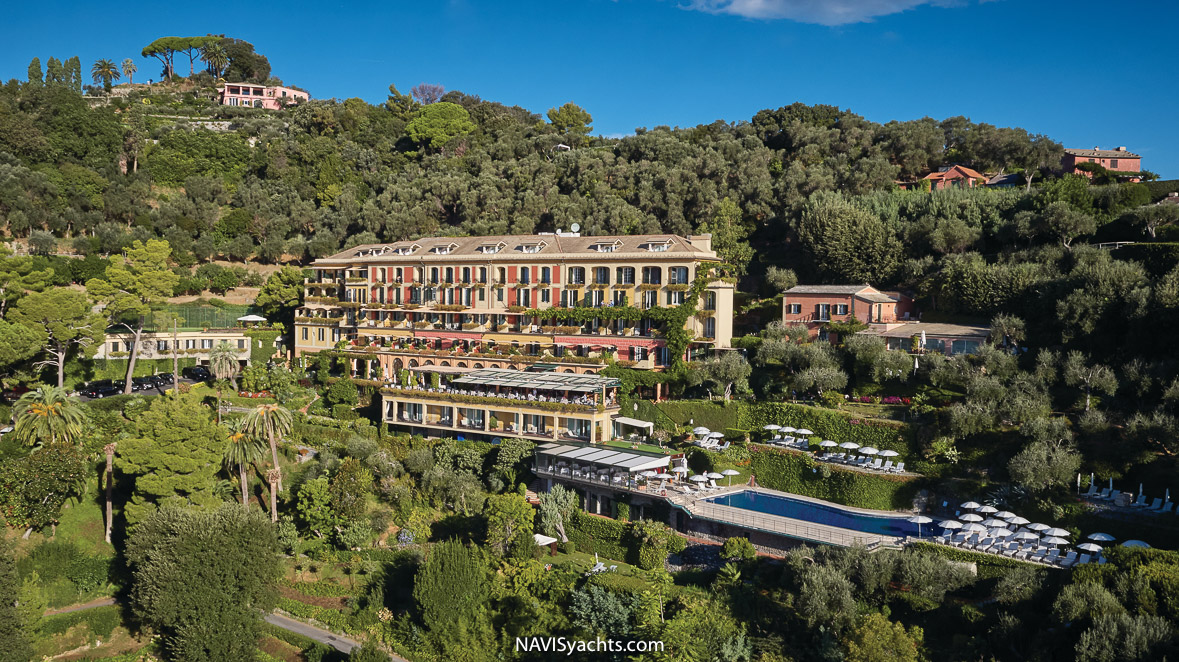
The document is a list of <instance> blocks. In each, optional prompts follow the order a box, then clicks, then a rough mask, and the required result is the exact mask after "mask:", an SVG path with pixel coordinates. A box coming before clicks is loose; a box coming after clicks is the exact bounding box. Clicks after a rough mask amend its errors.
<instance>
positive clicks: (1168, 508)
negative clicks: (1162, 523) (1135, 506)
mask: <svg viewBox="0 0 1179 662" xmlns="http://www.w3.org/2000/svg"><path fill="white" fill-rule="evenodd" d="M1174 508H1175V502H1174V501H1168V502H1166V503H1164V504H1163V507H1162V508H1159V513H1160V514H1161V513H1169V512H1171V511H1172V510H1174Z"/></svg>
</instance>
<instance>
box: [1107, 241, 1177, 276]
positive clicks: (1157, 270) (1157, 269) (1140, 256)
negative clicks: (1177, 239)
mask: <svg viewBox="0 0 1179 662" xmlns="http://www.w3.org/2000/svg"><path fill="white" fill-rule="evenodd" d="M1112 255H1113V256H1114V257H1116V258H1117V259H1119V260H1127V261H1133V262H1140V263H1141V264H1142V266H1143V267H1145V268H1146V270H1147V271H1148V272H1150V274H1151V275H1152V276H1156V277H1157V276H1162V275H1163V274H1166V273H1167V272H1169V271H1171V270H1172V269H1174V268H1175V266H1176V265H1179V243H1174V242H1162V241H1159V242H1152V243H1138V244H1130V245H1128V246H1122V247H1121V248H1118V249H1117V250H1115V251H1113V253H1112Z"/></svg>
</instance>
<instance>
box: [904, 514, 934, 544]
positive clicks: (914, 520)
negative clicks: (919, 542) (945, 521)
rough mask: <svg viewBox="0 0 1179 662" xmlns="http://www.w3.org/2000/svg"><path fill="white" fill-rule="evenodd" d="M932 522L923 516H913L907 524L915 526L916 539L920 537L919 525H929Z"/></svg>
mask: <svg viewBox="0 0 1179 662" xmlns="http://www.w3.org/2000/svg"><path fill="white" fill-rule="evenodd" d="M932 521H933V520H932V519H930V518H928V517H926V516H925V515H914V516H913V517H910V518H909V522H911V523H913V524H916V525H917V537H918V538H920V537H921V525H922V524H929V523H930V522H932Z"/></svg>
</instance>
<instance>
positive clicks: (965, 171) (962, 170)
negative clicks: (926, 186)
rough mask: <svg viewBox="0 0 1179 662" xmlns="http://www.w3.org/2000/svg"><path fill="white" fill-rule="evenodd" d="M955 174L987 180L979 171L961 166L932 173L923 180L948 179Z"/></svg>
mask: <svg viewBox="0 0 1179 662" xmlns="http://www.w3.org/2000/svg"><path fill="white" fill-rule="evenodd" d="M955 173H957V174H960V175H962V176H963V177H970V178H971V179H986V175H984V174H982V173H980V172H979V171H977V170H973V169H971V168H967V167H966V166H961V165H955V166H949V167H947V168H944V169H942V170H939V171H938V172H931V173H929V174H928V175H926V176H924V177H922V179H948V178H949V177H950V175H952V174H955Z"/></svg>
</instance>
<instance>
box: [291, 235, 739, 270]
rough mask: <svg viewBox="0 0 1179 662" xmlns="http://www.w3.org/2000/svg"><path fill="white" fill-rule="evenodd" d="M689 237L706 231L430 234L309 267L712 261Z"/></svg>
mask: <svg viewBox="0 0 1179 662" xmlns="http://www.w3.org/2000/svg"><path fill="white" fill-rule="evenodd" d="M693 239H697V240H700V241H704V240H706V239H711V237H710V235H696V236H694V237H680V236H676V235H663V234H660V235H618V236H602V237H583V236H574V235H572V234H571V233H559V234H535V235H496V236H485V237H431V238H423V239H417V240H407V241H395V242H390V243H385V244H364V245H361V246H356V247H353V248H349V249H348V250H345V251H340V252H339V253H336V254H335V255H331V256H329V257H325V258H321V259H319V260H316V261H315V263H314V265H313V266H319V265H322V266H331V265H334V264H336V263H339V264H340V265H341V266H343V265H347V264H354V263H356V262H357V261H361V262H377V263H379V262H385V261H388V260H395V259H397V258H402V259H407V258H410V259H412V261H413V262H418V261H421V260H435V259H453V258H454V257H484V256H486V255H490V254H495V255H498V256H499V257H501V258H502V257H522V256H526V255H528V256H531V255H563V256H568V255H584V256H586V257H589V256H599V255H602V254H611V255H612V257H616V258H617V257H628V256H650V255H665V254H673V255H679V256H681V257H689V256H690V257H699V258H706V259H716V253H715V252H714V251H712V250H704V249H703V248H702V247H701V246H700V245H696V244H693V241H692V240H693Z"/></svg>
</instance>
